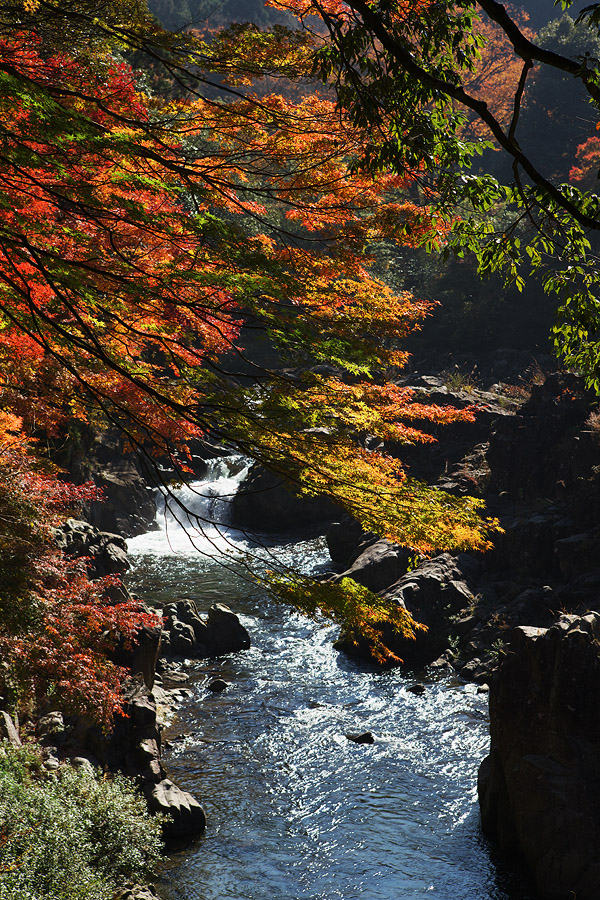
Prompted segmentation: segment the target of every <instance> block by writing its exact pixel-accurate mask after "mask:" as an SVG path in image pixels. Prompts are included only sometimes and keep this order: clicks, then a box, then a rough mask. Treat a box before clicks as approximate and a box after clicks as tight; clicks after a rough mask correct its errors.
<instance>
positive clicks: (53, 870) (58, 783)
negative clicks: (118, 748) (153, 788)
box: [0, 744, 161, 900]
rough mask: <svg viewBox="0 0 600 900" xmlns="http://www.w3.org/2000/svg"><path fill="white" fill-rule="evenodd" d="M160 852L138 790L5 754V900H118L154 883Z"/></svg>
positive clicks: (1, 881)
mask: <svg viewBox="0 0 600 900" xmlns="http://www.w3.org/2000/svg"><path fill="white" fill-rule="evenodd" d="M160 849H161V840H160V822H159V821H158V820H156V819H152V818H151V817H150V816H149V814H148V812H147V810H146V805H145V802H144V800H143V798H142V797H140V796H139V795H138V794H137V793H136V791H135V788H134V785H133V782H132V781H131V780H130V779H127V778H125V777H123V776H116V777H113V778H110V779H106V778H103V777H102V776H101V775H100V774H92V773H91V772H89V771H85V770H80V769H77V770H76V769H73V768H71V767H62V768H61V769H60V770H59V771H58V774H56V775H44V774H43V772H42V771H41V766H40V761H39V757H37V755H36V753H35V752H34V751H32V750H31V749H27V748H25V749H22V750H15V749H14V748H12V747H9V746H8V745H6V744H4V745H2V746H1V747H0V900H112V897H113V896H114V893H115V890H116V889H117V888H119V887H122V886H123V885H124V884H125V883H126V882H128V881H136V880H140V879H147V878H149V877H151V876H152V873H153V871H154V867H155V865H156V861H157V859H158V856H159V853H160Z"/></svg>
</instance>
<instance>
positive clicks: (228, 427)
mask: <svg viewBox="0 0 600 900" xmlns="http://www.w3.org/2000/svg"><path fill="white" fill-rule="evenodd" d="M417 5H418V6H419V10H420V14H423V15H426V14H427V10H428V6H429V4H427V3H424V4H420V5H419V4H417ZM9 7H10V4H6V3H4V4H0V12H2V11H3V12H4V13H6V15H4V19H3V23H4V24H3V28H2V29H1V31H0V34H1V36H0V82H1V90H0V126H1V133H0V140H1V145H2V155H1V157H0V205H1V212H0V397H1V399H2V403H3V408H4V410H5V411H6V414H7V415H8V416H16V417H18V418H19V420H20V421H22V423H23V427H24V429H25V432H26V433H27V434H32V433H39V432H40V431H43V433H45V434H48V435H53V434H60V433H64V431H65V429H66V428H67V427H68V425H69V423H70V422H72V421H73V420H81V421H84V422H86V423H89V424H90V425H92V426H93V427H97V428H98V427H100V428H101V427H104V426H105V425H106V424H107V423H112V424H116V425H118V426H119V427H120V428H121V429H122V430H123V431H124V432H125V433H126V435H127V436H128V440H129V442H130V445H131V446H132V448H143V450H144V452H146V453H151V454H154V455H155V456H162V457H163V458H164V457H165V455H167V456H171V458H174V457H173V454H174V452H175V451H178V452H179V453H182V452H183V453H185V452H186V447H187V445H188V443H189V441H190V440H191V439H193V438H196V437H199V436H202V435H207V434H209V435H210V436H211V437H212V438H213V439H217V440H219V439H221V440H223V441H226V442H227V443H228V444H229V445H233V446H235V447H237V448H238V449H239V450H241V451H242V452H244V453H247V454H248V455H249V456H251V457H253V458H254V459H256V460H259V461H260V462H263V463H264V464H265V465H267V466H268V467H270V468H271V469H273V470H275V471H277V472H280V473H281V474H283V475H285V476H287V477H289V478H291V479H292V480H293V481H294V483H295V484H296V485H297V488H298V490H299V491H300V492H301V493H306V494H325V495H328V496H329V497H331V498H332V499H333V500H334V501H335V502H336V503H338V504H339V505H340V506H341V507H343V508H344V509H345V510H346V511H347V512H349V513H350V514H352V515H354V516H356V517H357V518H358V519H359V520H360V521H361V522H362V523H363V524H364V525H365V526H366V527H368V528H370V529H372V530H375V531H377V532H378V533H380V534H383V535H387V536H388V537H390V538H391V539H393V540H397V541H400V542H402V543H403V544H404V545H405V546H409V547H411V548H412V549H413V550H414V551H415V552H419V553H432V552H435V551H436V550H441V549H446V548H450V547H460V548H469V547H470V548H476V549H484V548H485V547H486V546H487V545H488V542H489V539H488V536H487V535H488V532H489V529H490V528H493V527H494V523H493V522H485V521H484V520H482V519H481V518H480V515H479V509H478V507H479V502H478V501H476V500H473V499H471V498H456V497H453V496H450V495H447V494H444V493H443V492H441V491H435V490H430V489H429V488H427V487H426V486H425V485H421V484H418V483H415V482H413V481H412V480H411V479H409V478H408V477H407V475H406V473H405V472H404V470H403V467H402V464H401V462H399V460H398V459H397V458H396V455H397V454H395V455H394V456H392V455H388V453H386V452H384V451H379V450H377V451H371V452H367V451H365V450H364V449H362V446H361V440H360V438H361V435H364V434H366V433H369V434H372V435H376V436H378V437H380V438H381V440H382V441H384V442H388V444H394V445H396V446H397V445H403V444H413V443H416V442H423V441H429V440H431V438H430V436H429V435H427V434H426V433H424V432H422V431H420V430H419V428H418V422H419V421H420V420H433V421H436V422H440V423H443V422H446V421H455V420H457V419H469V418H470V417H471V416H472V415H473V413H472V412H471V411H468V410H467V411H464V410H463V411H457V410H449V409H447V408H444V409H441V408H438V407H435V406H428V405H426V404H423V403H421V402H418V401H417V400H416V399H415V398H414V396H413V395H412V393H411V392H410V391H409V390H407V389H405V388H402V387H399V386H398V385H397V384H395V383H394V382H393V378H394V376H395V373H397V371H398V369H399V368H401V366H402V365H403V364H404V362H405V360H406V355H405V353H404V351H403V350H402V348H401V342H402V340H403V339H404V338H405V337H406V335H407V334H409V333H410V332H411V330H413V329H414V328H416V327H419V324H420V322H421V321H422V320H423V318H424V317H425V316H426V315H427V314H428V313H429V311H430V307H429V305H428V304H426V303H423V302H422V301H419V300H417V299H415V298H414V297H412V296H411V295H410V294H408V293H400V294H395V293H394V292H393V291H391V290H390V289H389V288H388V287H387V286H386V285H385V284H384V283H383V282H382V281H380V280H379V279H377V278H375V277H373V275H372V274H371V273H370V262H371V257H370V248H371V245H372V244H373V242H374V241H378V240H382V239H385V240H387V241H390V242H396V243H400V244H404V245H411V246H416V245H418V244H422V243H429V244H431V245H435V244H440V243H441V242H443V240H444V235H445V232H446V226H445V225H444V223H443V221H442V220H441V218H439V217H438V216H436V215H435V214H433V213H432V212H431V211H430V210H428V209H427V208H426V207H424V206H422V205H421V204H420V203H419V202H417V201H418V191H417V190H416V185H417V183H418V177H419V168H418V167H416V168H415V170H414V171H411V170H410V169H407V170H406V171H404V172H403V173H402V175H398V174H389V173H388V172H386V171H385V170H384V169H383V168H382V169H381V170H380V171H378V172H377V173H376V175H373V174H371V173H367V172H365V171H364V169H363V168H362V165H361V161H362V160H363V159H364V156H365V148H366V147H368V145H369V141H370V137H369V132H368V130H365V129H363V127H362V126H361V124H360V122H357V121H356V119H355V118H352V117H351V116H350V115H348V114H347V113H346V111H345V110H344V108H343V106H340V104H339V103H335V102H334V101H333V100H332V98H331V97H330V96H328V95H327V92H326V91H320V92H319V91H316V90H315V89H314V88H313V89H311V90H310V91H309V90H307V89H305V87H306V85H309V84H310V83H311V79H313V73H312V67H313V53H314V50H315V48H316V47H321V46H322V39H321V38H320V37H319V36H318V35H317V34H313V35H312V36H311V35H309V36H307V35H306V34H304V33H302V34H301V35H299V33H294V32H289V31H286V30H285V29H273V30H271V31H269V32H266V33H259V32H258V31H257V30H256V29H252V28H251V27H242V28H237V29H232V30H230V31H228V32H224V33H223V34H222V35H220V36H218V37H213V39H212V40H211V41H206V40H205V39H203V38H201V37H199V36H197V35H182V36H178V37H175V36H170V35H168V34H166V33H164V32H162V31H161V29H160V28H159V27H158V26H157V25H156V23H152V22H151V20H150V19H149V18H148V16H147V14H146V13H145V12H144V11H143V9H142V7H141V6H140V5H139V4H133V7H134V8H133V7H132V8H129V6H127V5H122V4H117V3H114V4H113V3H110V2H108V3H105V4H102V5H101V7H99V8H96V7H94V9H93V10H92V9H88V6H87V5H86V4H82V6H81V8H80V9H79V10H78V15H77V17H75V18H74V17H73V16H72V15H70V14H69V12H68V10H67V11H63V10H62V7H61V6H60V5H59V6H57V7H54V6H52V7H51V6H48V7H46V6H45V5H43V4H37V3H27V4H24V5H23V6H22V7H19V11H17V12H18V15H17V14H16V13H15V8H14V7H10V9H9ZM405 7H406V8H405ZM414 7H415V4H414V3H413V2H410V3H406V4H400V6H399V7H398V10H399V12H398V14H399V15H402V16H408V15H409V14H411V12H414ZM311 9H312V7H311ZM341 9H342V7H341V6H340V7H339V8H338V5H336V4H333V5H331V10H329V7H327V9H326V12H327V14H329V12H330V13H331V15H336V16H337V15H340V14H341V12H340V10H341ZM10 10H12V12H11V11H10ZM7 11H8V12H7ZM306 11H307V12H310V10H309V8H308V7H307V10H306ZM298 12H299V15H302V13H303V11H302V10H300V11H298ZM61 16H62V17H63V19H64V26H61V22H62V21H63V19H61ZM63 27H64V28H65V29H67V32H68V33H69V34H70V35H71V37H72V38H73V40H71V42H70V45H67V44H65V43H64V42H62V41H61V28H63ZM69 29H70V30H69ZM67 32H65V33H67ZM90 48H92V49H91V50H90ZM116 48H118V49H121V50H122V49H126V50H127V51H129V52H131V51H138V52H141V51H144V52H145V53H146V54H147V55H148V56H149V57H151V58H152V60H153V64H154V65H156V64H160V65H163V66H164V67H165V70H167V71H168V72H169V74H170V77H172V78H175V79H177V80H178V81H179V84H180V87H181V88H182V89H181V90H180V91H179V94H178V96H177V98H176V99H173V97H172V96H171V97H169V98H166V97H161V96H160V95H159V94H156V95H151V94H150V93H145V92H144V90H143V87H142V85H143V76H142V75H140V73H137V72H135V71H133V70H132V69H131V68H130V67H129V66H128V65H127V64H126V63H124V62H116V61H115V54H114V51H115V49H116ZM264 77H268V78H270V79H276V78H284V79H288V80H289V79H295V80H296V81H297V82H299V83H301V84H303V85H304V87H303V88H302V90H301V91H299V92H298V93H297V94H294V92H287V93H286V96H281V95H279V94H276V93H270V92H268V91H267V92H265V91H262V92H261V93H260V96H259V94H257V93H254V92H253V84H254V83H255V81H256V79H262V78H264ZM313 80H314V79H313ZM271 83H274V82H271V81H270V82H269V84H271ZM241 86H243V87H244V92H243V93H242V92H240V87H241ZM183 88H185V89H183ZM291 97H294V99H290V98H291ZM254 331H260V333H262V334H264V335H265V336H266V338H267V339H268V341H269V344H270V346H272V347H274V348H276V349H277V352H278V353H279V354H280V359H281V366H278V367H277V368H276V369H275V370H267V369H265V368H264V367H263V366H262V365H261V363H260V362H259V361H256V360H255V359H254V358H252V354H251V353H249V352H247V351H246V346H245V342H246V340H247V336H248V335H249V334H251V333H252V332H254ZM324 364H325V368H323V365H324ZM286 365H287V367H288V368H285V366H286ZM239 366H242V367H243V374H244V377H243V378H241V379H240V378H238V377H237V376H238V367H239ZM290 366H291V367H293V370H292V369H290ZM6 421H8V420H6ZM13 421H14V420H13ZM11 433H12V431H11V429H10V428H9V427H8V425H6V423H5V427H4V431H3V438H2V444H1V446H0V451H1V453H2V456H1V458H0V468H1V469H2V479H1V485H0V487H2V490H4V491H5V492H6V497H7V503H9V505H10V504H11V503H12V504H14V505H15V508H18V509H19V510H21V511H23V510H27V511H28V512H27V514H23V516H21V518H20V519H19V521H20V522H21V524H22V526H23V527H24V528H25V536H24V541H25V543H23V544H20V543H19V541H17V538H16V537H15V541H17V543H16V544H14V545H13V544H11V540H10V538H9V537H8V536H7V538H6V540H7V545H6V546H7V547H8V550H7V552H8V553H9V557H7V558H12V557H10V554H11V553H13V554H17V556H15V557H14V558H15V559H17V557H18V554H19V553H22V554H23V556H22V558H21V557H18V559H19V565H18V567H17V568H16V569H15V571H17V570H18V571H19V572H20V573H22V574H21V575H19V576H18V577H19V578H22V579H24V580H23V581H22V583H21V582H19V584H18V585H14V586H13V588H11V591H10V592H9V595H7V596H8V597H9V599H8V600H7V601H6V604H5V609H4V612H3V615H4V617H5V622H6V625H5V636H4V637H3V638H2V640H3V641H4V644H3V647H5V649H6V653H10V661H11V665H13V666H14V668H15V671H17V670H18V671H19V672H20V678H21V681H23V679H24V680H25V681H27V679H29V680H30V689H31V691H32V692H33V693H35V694H36V695H40V696H41V695H44V694H46V695H54V694H57V695H58V694H61V695H62V696H64V697H65V698H67V699H68V700H69V701H70V702H71V703H73V704H75V705H78V704H84V703H87V704H88V705H89V704H90V703H91V704H92V705H96V706H97V707H98V708H99V709H101V710H102V713H101V715H102V717H103V718H104V719H105V720H106V718H107V717H108V716H109V715H110V712H111V711H112V710H113V709H114V708H116V707H117V706H118V681H119V678H120V675H121V673H119V671H118V670H117V669H115V668H114V667H112V666H111V665H110V664H108V663H107V662H106V658H105V656H104V655H103V654H104V653H105V652H106V650H107V649H108V644H110V642H111V641H113V640H114V635H115V634H116V632H117V631H118V632H119V633H121V634H122V635H125V636H131V635H133V634H134V633H135V630H136V628H138V627H139V625H140V623H141V622H142V621H143V619H140V616H139V613H138V612H136V611H135V609H134V608H133V607H130V606H128V605H125V606H110V605H107V604H106V603H105V602H104V601H103V599H102V585H95V584H90V583H89V582H88V581H87V580H86V578H85V576H84V574H83V573H82V572H81V571H80V570H78V569H77V568H76V567H75V568H71V567H70V566H69V565H68V564H67V563H66V561H65V560H64V559H63V558H62V557H61V556H60V554H59V553H58V552H56V551H53V550H52V549H51V545H50V543H49V541H48V527H49V523H50V521H51V519H52V516H53V515H54V510H55V509H56V508H57V506H58V500H59V496H58V493H59V490H62V488H60V489H59V482H58V481H57V480H56V478H54V477H51V476H42V475H39V474H35V473H36V468H35V465H34V463H33V461H32V456H31V451H30V449H29V448H28V446H27V445H26V443H25V438H24V437H23V436H22V435H21V434H20V433H18V432H17V434H16V436H15V437H14V438H13V437H9V435H10V434H11ZM178 458H179V459H181V456H179V457H178ZM179 471H180V474H182V475H184V474H185V465H183V466H181V465H180V466H179ZM9 485H10V488H9ZM10 492H13V493H12V494H11V493H10ZM67 499H68V498H67ZM27 504H29V506H28V505H27ZM19 515H21V513H19ZM25 522H29V523H30V524H27V525H25V524H24V523H25ZM27 529H29V531H28V530H27ZM29 544H30V545H31V549H29V550H25V549H23V548H24V547H25V546H29ZM14 598H20V599H18V601H15V599H14ZM363 601H364V602H363ZM15 602H16V603H17V605H16V606H15V607H14V609H15V610H17V611H19V610H21V608H22V609H23V610H24V611H25V612H26V615H25V616H24V617H23V616H21V615H20V613H19V615H17V616H16V618H15V620H14V622H13V621H12V619H11V618H10V617H11V615H12V610H13V607H12V606H11V604H13V603H15ZM310 602H312V601H310ZM327 602H328V603H329V601H327ZM369 603H370V604H371V610H370V611H369V608H368V607H369ZM373 603H374V600H373V598H372V597H370V598H369V597H367V598H362V601H361V604H362V605H361V604H359V605H358V606H357V610H359V609H362V610H363V614H364V616H366V617H368V616H371V617H372V616H373V614H374V613H373V608H372V604H373ZM323 605H325V606H327V603H324V604H323ZM330 605H331V604H330ZM342 606H343V598H342ZM381 614H382V613H381V612H378V613H377V615H381ZM353 616H354V617H355V618H356V617H359V618H360V613H359V612H357V611H355V612H354V613H353ZM19 629H21V630H19ZM107 635H109V637H107ZM110 635H112V637H110ZM107 642H108V643H107Z"/></svg>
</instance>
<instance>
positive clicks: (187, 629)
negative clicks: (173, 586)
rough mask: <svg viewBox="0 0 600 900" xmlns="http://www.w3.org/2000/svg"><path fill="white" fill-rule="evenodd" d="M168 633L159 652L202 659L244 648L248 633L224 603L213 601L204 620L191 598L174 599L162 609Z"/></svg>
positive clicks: (247, 644)
mask: <svg viewBox="0 0 600 900" xmlns="http://www.w3.org/2000/svg"><path fill="white" fill-rule="evenodd" d="M163 614H164V616H165V624H164V630H165V632H166V634H167V635H168V641H165V646H164V650H163V652H165V653H171V654H173V655H175V656H188V657H197V658H206V657H212V656H222V655H223V654H225V653H237V652H238V651H240V650H248V648H249V647H250V635H249V634H248V632H247V631H246V629H245V628H244V626H243V625H242V624H241V622H240V620H239V619H238V617H237V616H236V615H235V613H233V612H232V611H231V610H230V609H229V607H228V606H225V604H223V603H215V604H213V606H211V608H210V609H209V611H208V616H207V618H206V619H205V620H204V619H202V618H201V617H200V615H199V614H198V610H197V608H196V604H195V603H194V601H193V600H177V601H175V602H173V603H169V604H168V605H167V606H166V607H165V608H164V610H163Z"/></svg>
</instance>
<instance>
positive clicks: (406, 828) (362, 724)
mask: <svg viewBox="0 0 600 900" xmlns="http://www.w3.org/2000/svg"><path fill="white" fill-rule="evenodd" d="M225 477H230V476H229V475H228V474H227V473H222V474H221V475H220V476H219V478H225ZM220 488H224V484H223V483H221V484H220V485H217V493H218V492H219V490H220ZM205 490H206V493H207V494H210V488H209V489H205ZM218 496H222V493H220V494H218ZM203 502H205V501H201V503H203ZM223 512H224V511H223V509H222V508H221V509H220V510H219V514H220V515H221V516H222V517H223V519H224V520H225V519H226V513H225V515H223ZM171 524H172V523H171ZM157 536H158V537H157ZM160 541H162V543H160ZM227 541H228V547H229V548H230V549H229V551H228V560H229V561H230V563H233V565H234V567H235V558H236V552H237V551H240V550H245V549H247V543H246V542H245V540H244V539H243V537H242V536H241V535H236V534H235V532H231V531H228V533H227ZM153 542H154V543H153ZM132 545H133V546H132V550H133V551H134V556H133V560H134V570H133V573H132V576H131V583H132V586H133V588H134V589H135V590H137V591H138V592H139V593H140V594H142V595H143V596H147V597H150V598H151V599H154V600H155V601H156V602H157V603H159V604H160V603H164V602H167V601H169V600H171V599H172V598H173V597H175V596H187V597H192V598H194V599H195V600H196V602H197V605H198V607H199V609H200V610H205V609H207V608H208V607H209V606H210V605H211V604H212V603H214V602H215V601H216V600H219V601H222V602H225V603H228V604H229V605H230V606H231V607H232V608H233V609H234V611H235V612H237V613H238V614H239V615H240V617H241V619H242V622H243V624H244V625H245V626H246V628H248V630H249V631H250V634H251V636H252V640H253V645H252V647H251V649H250V650H249V651H246V652H244V653H240V654H234V655H231V656H228V657H223V658H222V659H219V660H208V661H201V662H194V663H192V664H191V669H192V672H193V678H192V684H191V687H192V688H193V696H192V697H190V698H189V700H188V701H187V702H186V704H185V705H184V706H183V707H182V708H181V709H180V711H179V721H178V722H177V723H176V726H175V731H176V732H177V733H180V732H181V731H185V732H188V736H187V737H186V738H185V740H184V741H182V742H177V744H176V745H175V746H176V749H174V750H172V751H171V752H170V755H169V756H167V760H166V761H167V764H168V766H169V768H170V770H171V771H172V772H173V774H174V776H175V777H176V778H177V779H178V780H179V781H180V783H181V784H182V785H183V786H184V787H186V788H188V789H189V790H191V791H192V792H193V793H194V794H195V795H196V796H197V797H198V798H199V799H200V800H201V802H202V803H203V805H204V807H205V810H206V813H207V817H208V828H207V831H206V836H205V837H204V838H203V839H201V840H200V841H199V842H197V843H196V844H195V845H194V846H193V847H192V848H189V849H188V850H186V851H183V852H181V853H179V854H176V855H175V856H174V857H172V858H171V859H170V860H169V861H168V862H167V863H166V865H165V869H164V873H163V881H162V883H161V886H160V887H161V893H162V894H163V895H164V896H165V897H166V898H168V900H337V898H339V900H357V898H361V900H426V898H438V900H531V898H532V897H533V896H534V895H533V894H532V893H529V892H528V889H527V887H526V886H525V885H524V884H523V883H522V880H521V879H520V878H519V877H518V876H516V875H510V874H509V873H507V872H504V871H500V870H499V869H497V868H496V866H495V865H494V864H493V863H492V861H491V859H490V855H489V850H488V847H487V845H486V842H485V840H484V839H483V838H482V837H481V834H480V830H479V818H478V812H477V804H476V773H477V767H478V765H479V762H480V761H481V759H482V758H483V756H484V755H485V753H486V749H487V744H488V737H487V712H486V707H487V700H486V697H485V695H480V694H477V692H476V688H475V686H473V685H465V684H462V683H460V682H458V681H456V680H451V679H448V678H445V679H442V680H430V681H429V682H428V683H427V690H426V693H425V694H424V695H423V696H415V695H414V694H412V693H411V692H410V691H408V690H407V685H409V684H410V681H409V680H408V679H407V677H406V676H404V675H402V674H401V673H400V672H399V671H398V670H394V671H390V672H385V673H381V672H378V671H375V670H372V669H369V668H368V667H364V666H359V665H357V664H355V663H354V662H352V661H350V660H348V659H347V658H346V657H344V656H342V655H340V654H338V653H337V652H336V651H334V650H333V648H332V640H333V638H334V636H335V628H333V627H332V626H330V625H328V624H327V623H326V622H324V621H321V622H313V621H309V620H307V619H305V618H303V617H301V616H299V615H298V614H296V613H293V612H290V611H289V610H288V609H285V608H283V607H281V606H279V605H277V604H275V603H274V602H273V601H271V600H269V599H268V598H267V597H266V596H265V595H264V593H263V592H262V591H261V589H260V587H258V586H257V585H256V584H254V583H252V582H251V581H247V580H245V579H243V578H242V577H240V575H239V574H236V572H235V571H234V569H224V568H222V567H221V566H220V565H219V564H218V562H217V561H216V560H215V559H214V558H211V557H210V556H207V555H202V554H198V553H195V554H194V553H192V552H190V551H189V541H188V543H187V545H185V549H182V550H181V552H180V553H179V554H178V555H176V554H174V553H173V552H172V551H169V549H168V544H167V545H165V533H164V531H163V533H162V537H161V534H160V533H155V536H154V537H153V536H152V535H145V536H143V537H142V539H139V538H136V539H135V543H134V542H132ZM182 547H183V545H182ZM157 548H158V549H157ZM259 552H261V553H263V554H264V553H265V552H266V551H259ZM269 552H271V553H275V555H276V557H277V559H278V560H279V561H285V562H288V563H292V562H293V563H295V564H296V565H299V566H302V567H304V568H306V567H308V566H310V565H312V566H315V565H318V564H319V563H322V562H324V561H325V559H326V554H325V551H324V547H323V543H322V541H309V542H301V543H297V544H293V545H289V546H287V547H279V548H272V549H271V551H269ZM157 553H158V554H159V555H157ZM214 674H219V675H221V676H222V677H224V678H225V679H226V680H227V681H229V682H231V685H230V687H229V688H228V689H227V691H226V692H225V693H223V694H216V695H215V694H212V693H211V692H210V691H209V690H208V689H207V687H206V684H207V681H208V680H209V679H210V677H211V676H213V675H214ZM367 730H368V731H371V732H372V733H373V734H374V736H375V743H374V744H371V745H369V744H355V743H353V742H351V741H349V740H347V738H346V737H345V734H346V733H348V732H360V731H367Z"/></svg>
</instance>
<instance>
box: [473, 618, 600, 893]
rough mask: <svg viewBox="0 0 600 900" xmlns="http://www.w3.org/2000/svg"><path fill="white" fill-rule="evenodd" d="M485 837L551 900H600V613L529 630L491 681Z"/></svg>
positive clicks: (482, 781)
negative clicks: (518, 860)
mask: <svg viewBox="0 0 600 900" xmlns="http://www.w3.org/2000/svg"><path fill="white" fill-rule="evenodd" d="M490 715H491V750H490V756H489V757H488V758H487V759H486V760H485V761H484V763H483V764H482V766H481V769H480V774H479V797H480V804H481V816H482V826H483V829H484V831H485V833H486V834H487V835H488V836H489V837H491V838H492V839H494V840H495V841H497V842H499V844H500V845H501V846H502V847H503V848H504V849H505V850H508V851H510V852H513V853H514V852H515V851H517V852H519V853H520V854H522V855H523V857H524V858H525V861H526V863H527V864H528V867H529V869H530V870H531V872H532V874H533V876H534V878H535V882H536V885H537V888H538V890H539V892H540V895H541V897H542V898H544V900H567V898H571V897H576V898H577V900H597V898H598V897H600V858H599V857H598V846H600V779H599V777H598V773H599V772H600V614H599V613H590V614H588V615H586V616H583V617H577V616H563V617H561V619H559V621H558V622H557V623H556V624H555V625H553V626H552V627H551V628H549V629H542V628H532V627H521V628H517V629H516V630H515V632H514V636H513V640H512V643H511V645H510V648H509V650H508V652H507V654H506V656H505V658H504V661H503V663H502V665H501V666H500V669H499V672H498V675H497V677H496V679H495V680H494V682H493V683H492V687H491V693H490Z"/></svg>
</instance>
